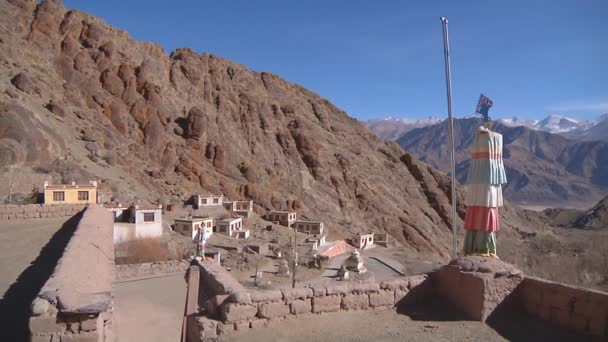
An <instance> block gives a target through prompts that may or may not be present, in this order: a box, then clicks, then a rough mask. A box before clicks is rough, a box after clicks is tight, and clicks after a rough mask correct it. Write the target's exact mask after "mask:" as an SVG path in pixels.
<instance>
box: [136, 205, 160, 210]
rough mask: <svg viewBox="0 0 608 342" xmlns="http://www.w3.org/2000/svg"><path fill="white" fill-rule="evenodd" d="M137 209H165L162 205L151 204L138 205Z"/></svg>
mask: <svg viewBox="0 0 608 342" xmlns="http://www.w3.org/2000/svg"><path fill="white" fill-rule="evenodd" d="M134 207H135V210H161V209H162V208H163V206H162V204H158V205H151V204H143V205H142V204H138V205H136V206H134Z"/></svg>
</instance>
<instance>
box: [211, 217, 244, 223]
mask: <svg viewBox="0 0 608 342" xmlns="http://www.w3.org/2000/svg"><path fill="white" fill-rule="evenodd" d="M242 220H243V218H242V217H229V218H225V219H221V220H217V221H216V222H217V223H229V222H233V221H242Z"/></svg>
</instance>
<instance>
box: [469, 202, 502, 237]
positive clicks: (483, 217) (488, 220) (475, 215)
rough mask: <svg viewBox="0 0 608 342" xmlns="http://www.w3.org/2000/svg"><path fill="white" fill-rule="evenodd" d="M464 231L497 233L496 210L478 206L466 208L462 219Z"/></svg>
mask: <svg viewBox="0 0 608 342" xmlns="http://www.w3.org/2000/svg"><path fill="white" fill-rule="evenodd" d="M464 229H466V230H480V231H484V232H497V231H498V230H499V229H500V225H499V223H498V208H487V207H479V206H469V207H467V212H466V214H465V218H464Z"/></svg>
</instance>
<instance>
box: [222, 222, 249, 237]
mask: <svg viewBox="0 0 608 342" xmlns="http://www.w3.org/2000/svg"><path fill="white" fill-rule="evenodd" d="M214 232H216V233H219V234H223V235H226V236H229V237H232V238H237V239H247V238H249V230H247V229H245V227H244V226H243V218H242V217H237V218H227V219H223V220H218V221H216V222H215V227H214Z"/></svg>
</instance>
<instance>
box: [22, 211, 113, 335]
mask: <svg viewBox="0 0 608 342" xmlns="http://www.w3.org/2000/svg"><path fill="white" fill-rule="evenodd" d="M113 222H114V220H113V218H112V215H111V213H110V212H109V211H107V210H106V209H104V208H102V207H101V206H98V205H90V206H89V207H88V208H87V209H86V210H85V212H84V214H83V216H82V218H81V219H80V222H79V223H78V226H77V227H76V230H75V231H74V235H73V236H72V238H71V239H70V241H69V242H68V244H67V246H66V248H65V250H64V252H63V255H62V256H61V258H60V259H59V262H58V263H57V266H56V267H55V270H54V271H53V274H52V275H51V277H50V278H49V279H48V280H47V282H46V283H45V284H44V286H43V287H42V289H41V290H40V292H39V293H38V295H37V297H36V298H35V299H34V301H33V302H32V316H31V317H30V321H29V328H30V336H31V340H32V341H60V340H61V341H112V340H113V336H112V332H111V329H110V327H111V323H112V311H113V310H112V281H113V275H114V241H113V236H112V226H113Z"/></svg>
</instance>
